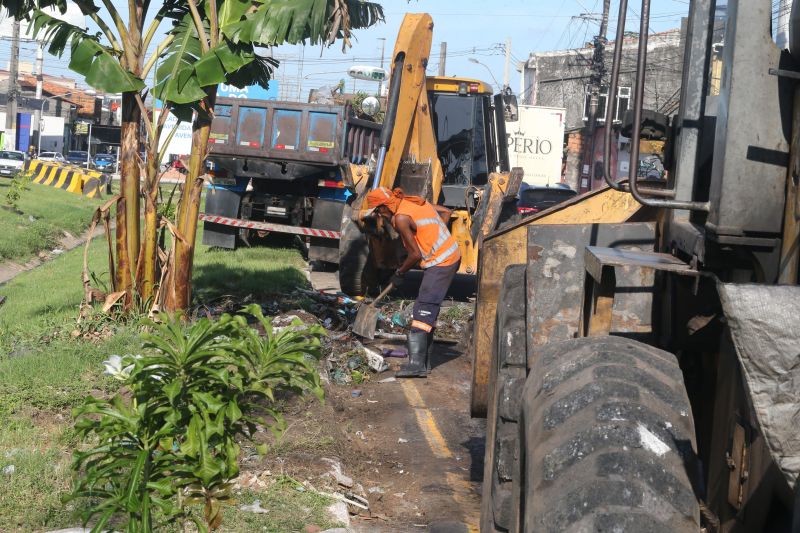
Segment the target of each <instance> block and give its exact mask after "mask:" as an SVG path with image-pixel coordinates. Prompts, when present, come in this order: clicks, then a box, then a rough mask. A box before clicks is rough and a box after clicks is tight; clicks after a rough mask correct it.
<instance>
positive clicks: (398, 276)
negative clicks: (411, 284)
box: [389, 270, 406, 289]
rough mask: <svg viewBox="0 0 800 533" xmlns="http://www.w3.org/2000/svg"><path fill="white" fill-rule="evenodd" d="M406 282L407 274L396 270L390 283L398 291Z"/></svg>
mask: <svg viewBox="0 0 800 533" xmlns="http://www.w3.org/2000/svg"><path fill="white" fill-rule="evenodd" d="M405 280H406V278H405V274H403V273H402V272H400V271H399V270H395V271H394V275H393V276H392V279H391V280H389V281H391V283H392V285H394V288H395V289H396V288H398V287H399V286H400V285H402V284H403V282H404V281H405Z"/></svg>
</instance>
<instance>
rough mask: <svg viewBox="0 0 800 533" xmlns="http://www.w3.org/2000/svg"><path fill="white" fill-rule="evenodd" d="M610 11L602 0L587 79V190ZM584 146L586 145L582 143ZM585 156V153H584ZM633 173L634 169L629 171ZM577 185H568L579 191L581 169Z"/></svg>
mask: <svg viewBox="0 0 800 533" xmlns="http://www.w3.org/2000/svg"><path fill="white" fill-rule="evenodd" d="M610 10H611V0H603V16H602V18H601V19H600V31H599V32H598V34H597V35H596V36H595V38H594V54H593V55H592V76H591V78H590V79H589V80H590V81H589V91H590V92H589V116H588V118H589V121H588V122H589V143H588V145H589V154H588V157H585V158H584V159H583V161H582V165H581V167H584V166H586V164H587V162H588V164H589V173H588V179H587V184H586V185H587V188H589V189H591V187H592V180H593V179H594V166H595V158H594V151H595V132H596V131H597V111H598V109H597V108H598V107H599V104H600V89H601V86H602V83H603V77H605V74H606V65H605V56H604V53H605V50H606V44H607V43H608V40H607V39H606V32H607V31H608V12H609V11H610ZM615 46H622V43H616V44H615ZM614 97H615V95H611V94H609V95H608V96H607V97H606V106H609V105H611V99H612V98H614ZM605 127H606V128H610V127H611V124H605ZM584 146H586V143H584ZM584 154H585V152H584ZM631 172H635V169H631ZM578 181H579V183H575V184H573V183H570V184H569V185H570V186H571V187H572V186H574V187H575V190H576V191H580V186H581V185H583V183H582V182H583V168H581V169H580V172H579V174H578Z"/></svg>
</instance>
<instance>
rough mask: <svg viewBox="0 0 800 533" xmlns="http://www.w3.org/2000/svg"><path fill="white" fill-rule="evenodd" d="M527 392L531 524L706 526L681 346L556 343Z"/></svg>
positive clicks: (524, 425)
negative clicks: (674, 350) (696, 482)
mask: <svg viewBox="0 0 800 533" xmlns="http://www.w3.org/2000/svg"><path fill="white" fill-rule="evenodd" d="M521 401H522V406H521V412H520V420H519V422H520V423H519V427H520V433H519V438H520V443H519V447H520V451H521V454H520V459H519V463H518V467H519V475H518V481H517V484H516V485H515V488H514V492H515V495H514V496H515V504H517V505H518V508H517V509H516V511H515V514H516V515H517V516H519V520H520V523H519V526H520V529H521V530H522V531H526V532H527V531H537V532H539V531H541V532H550V531H552V532H561V531H615V532H616V531H620V532H622V531H631V532H641V531H646V532H648V533H660V532H683V531H693V532H696V531H699V530H700V512H699V506H698V501H697V497H696V494H695V491H694V489H693V485H692V483H691V480H693V479H697V471H696V464H697V462H696V456H695V449H696V448H695V437H694V423H693V420H692V413H691V408H690V406H689V400H688V399H687V396H686V391H685V388H684V385H683V376H682V374H681V371H680V368H679V367H678V363H677V361H676V359H675V357H674V356H673V355H672V354H669V353H667V352H664V351H662V350H658V349H656V348H653V347H651V346H648V345H646V344H642V343H639V342H636V341H633V340H629V339H625V338H621V337H590V338H582V339H573V340H569V341H564V342H561V343H554V344H552V345H547V346H545V347H543V349H542V350H541V352H539V353H538V354H537V358H536V361H535V362H534V363H533V367H532V368H531V372H530V377H529V378H528V380H527V383H526V384H525V388H524V392H523V397H522V400H521Z"/></svg>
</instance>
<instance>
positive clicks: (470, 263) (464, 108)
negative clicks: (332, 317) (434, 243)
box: [339, 14, 522, 295]
mask: <svg viewBox="0 0 800 533" xmlns="http://www.w3.org/2000/svg"><path fill="white" fill-rule="evenodd" d="M432 37H433V20H432V19H431V17H430V15H428V14H407V15H406V16H405V18H404V19H403V23H402V24H401V26H400V31H399V34H398V37H397V41H396V43H395V48H394V53H393V55H392V58H393V59H392V64H391V65H392V66H391V74H390V81H389V94H388V106H387V110H386V118H385V120H384V123H383V127H382V130H381V137H380V141H379V148H378V153H377V158H376V160H375V164H374V167H373V169H372V170H371V171H370V172H361V173H359V174H355V173H354V174H351V175H350V176H348V177H346V185H347V187H348V188H349V189H350V191H351V192H353V193H354V194H353V196H352V198H351V203H350V209H349V210H346V212H345V215H344V217H343V220H342V230H341V240H340V241H339V243H340V244H339V252H340V253H339V282H340V285H341V288H342V290H343V291H344V292H346V293H348V294H352V295H360V294H364V293H365V292H366V291H367V289H368V288H370V287H372V288H374V287H376V286H377V285H378V284H379V283H380V273H381V272H391V271H392V270H394V268H396V267H397V266H399V264H400V262H401V261H400V257H401V255H402V253H403V250H402V245H401V243H400V242H399V239H398V238H397V236H396V234H394V232H393V230H392V229H391V228H387V227H382V226H380V225H379V224H380V222H379V221H377V220H375V219H373V218H370V217H365V211H366V210H365V209H363V207H362V203H363V198H364V196H365V195H366V193H367V192H369V191H370V190H371V189H374V188H377V187H388V188H390V189H392V188H395V187H401V188H402V189H403V190H404V191H405V192H406V194H409V195H417V196H422V197H424V198H425V199H427V200H428V201H430V202H432V203H438V204H441V205H445V206H446V207H448V208H451V209H452V210H453V215H452V217H451V220H450V223H449V228H450V231H451V232H452V233H453V235H454V236H455V238H456V240H457V242H458V244H459V248H460V251H461V256H462V261H461V267H460V272H461V273H464V274H474V273H475V271H476V268H477V250H478V247H479V243H480V241H481V240H482V238H483V237H484V236H485V235H487V234H488V233H489V232H490V231H492V230H493V229H495V228H496V227H497V225H498V224H499V223H501V222H503V221H504V220H506V219H508V218H509V215H511V214H513V213H512V211H514V205H513V201H514V199H515V197H516V193H517V190H518V189H519V185H520V183H521V181H522V173H521V171H514V172H510V170H509V165H508V151H507V139H506V133H505V122H506V120H516V117H515V113H516V99H515V98H514V97H513V95H509V94H498V95H495V96H493V95H492V88H491V86H490V85H488V84H486V83H483V82H481V81H478V80H474V79H468V78H459V77H449V78H448V77H429V76H426V74H425V70H426V68H427V66H428V57H429V55H430V49H431V41H432Z"/></svg>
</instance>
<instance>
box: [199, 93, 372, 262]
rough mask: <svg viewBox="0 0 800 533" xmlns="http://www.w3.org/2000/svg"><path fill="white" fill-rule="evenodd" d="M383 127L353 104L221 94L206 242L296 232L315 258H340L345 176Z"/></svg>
mask: <svg viewBox="0 0 800 533" xmlns="http://www.w3.org/2000/svg"><path fill="white" fill-rule="evenodd" d="M379 134H380V124H378V123H376V122H373V121H369V120H363V119H360V118H357V117H356V116H355V113H354V112H353V111H352V109H351V108H350V106H348V105H321V104H303V103H296V102H281V101H272V100H256V99H246V98H218V99H217V101H216V104H215V106H214V120H213V122H212V124H211V133H210V136H209V156H208V159H207V161H206V166H207V168H208V174H209V176H210V183H209V186H208V189H209V190H208V194H207V195H206V206H205V212H204V213H203V214H202V215H201V219H202V220H203V221H204V228H203V230H204V231H203V244H206V245H209V246H216V247H221V248H235V247H236V246H237V244H238V243H245V244H248V243H249V242H250V241H251V240H252V239H253V238H254V237H257V236H258V235H265V234H267V233H285V234H294V235H299V236H301V237H304V238H308V244H309V247H308V255H309V259H310V260H312V261H313V260H317V261H324V262H328V263H334V264H335V263H338V262H339V245H338V239H339V230H340V226H341V224H342V214H343V210H344V208H345V205H346V204H345V202H346V200H347V196H348V194H349V193H348V191H347V189H346V188H345V186H344V183H345V176H349V175H350V173H354V174H356V175H358V174H359V173H360V172H362V171H364V172H365V171H366V165H367V164H368V162H369V158H370V156H371V154H372V153H373V152H374V151H375V147H376V146H377V141H378V136H379ZM362 169H363V170H362ZM348 179H349V181H352V180H353V176H350V177H349V178H348Z"/></svg>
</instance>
